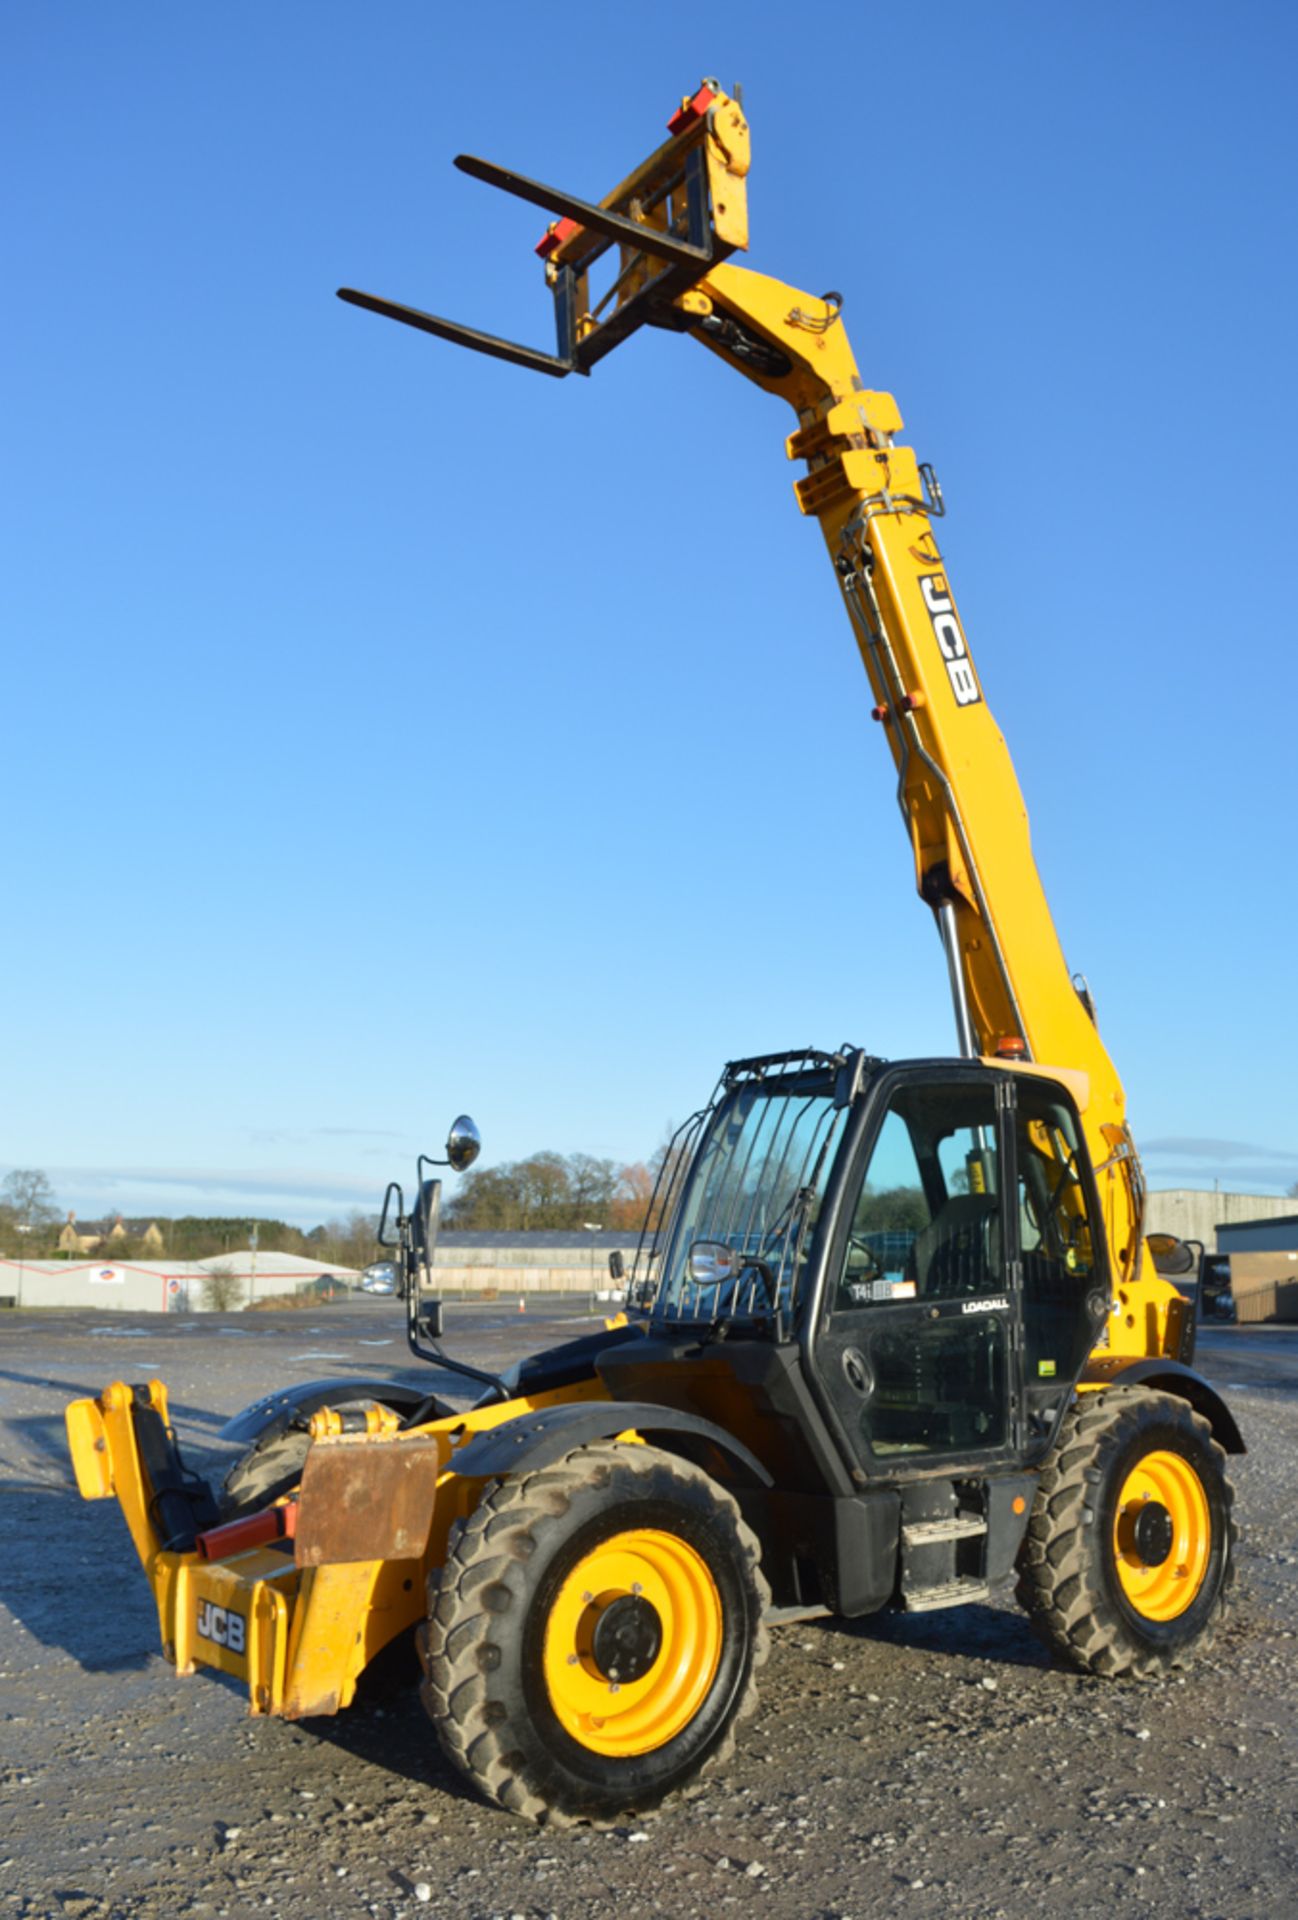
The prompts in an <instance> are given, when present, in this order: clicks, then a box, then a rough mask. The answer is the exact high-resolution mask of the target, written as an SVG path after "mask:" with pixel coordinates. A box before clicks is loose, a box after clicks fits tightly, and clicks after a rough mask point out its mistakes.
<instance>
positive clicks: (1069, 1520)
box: [1018, 1387, 1235, 1679]
mask: <svg viewBox="0 0 1298 1920" xmlns="http://www.w3.org/2000/svg"><path fill="white" fill-rule="evenodd" d="M1225 1461H1226V1456H1225V1453H1224V1452H1223V1450H1222V1448H1221V1447H1219V1446H1218V1445H1217V1443H1216V1441H1215V1440H1214V1439H1213V1438H1212V1431H1211V1429H1210V1427H1209V1425H1208V1422H1207V1421H1206V1420H1204V1419H1202V1418H1201V1417H1200V1415H1198V1414H1197V1413H1195V1412H1194V1411H1193V1410H1192V1409H1191V1408H1190V1407H1189V1406H1188V1405H1187V1404H1186V1402H1185V1401H1184V1400H1178V1399H1176V1398H1174V1397H1173V1396H1172V1395H1170V1394H1166V1393H1154V1392H1150V1391H1149V1390H1147V1389H1145V1388H1142V1387H1111V1388H1109V1389H1108V1391H1107V1392H1101V1393H1093V1394H1092V1393H1087V1394H1083V1395H1082V1396H1081V1397H1080V1400H1079V1403H1078V1404H1077V1406H1075V1407H1074V1408H1073V1409H1072V1410H1071V1411H1070V1413H1069V1414H1068V1415H1067V1417H1066V1419H1065V1421H1064V1425H1063V1429H1062V1431H1061V1433H1060V1436H1059V1440H1058V1442H1057V1444H1056V1446H1055V1447H1054V1449H1053V1450H1052V1452H1051V1453H1050V1454H1049V1455H1048V1457H1047V1459H1046V1462H1045V1465H1044V1467H1043V1468H1042V1472H1041V1478H1040V1481H1039V1483H1038V1487H1037V1494H1036V1501H1035V1503H1034V1506H1033V1509H1032V1516H1031V1519H1030V1520H1029V1522H1028V1530H1027V1535H1026V1537H1025V1539H1024V1543H1023V1547H1022V1550H1021V1552H1020V1554H1019V1582H1018V1597H1019V1600H1020V1602H1021V1603H1022V1605H1023V1606H1024V1607H1026V1608H1027V1610H1028V1613H1029V1614H1030V1615H1031V1617H1032V1622H1033V1625H1034V1627H1035V1628H1036V1630H1037V1632H1038V1633H1039V1634H1040V1636H1041V1638H1042V1639H1043V1640H1044V1641H1045V1642H1046V1644H1047V1646H1049V1647H1051V1648H1052V1649H1053V1650H1054V1651H1055V1652H1056V1653H1058V1654H1060V1655H1062V1657H1063V1658H1064V1659H1065V1660H1067V1661H1069V1662H1070V1664H1071V1665H1073V1666H1075V1667H1081V1668H1082V1669H1083V1670H1084V1671H1085V1672H1087V1673H1098V1674H1105V1675H1116V1674H1132V1675H1135V1676H1136V1677H1137V1678H1141V1679H1148V1678H1152V1677H1154V1676H1155V1675H1158V1674H1160V1673H1164V1672H1166V1670H1167V1669H1168V1668H1170V1667H1178V1666H1183V1665H1184V1664H1185V1663H1186V1661H1187V1660H1189V1659H1190V1658H1191V1657H1192V1656H1193V1655H1195V1654H1196V1653H1201V1652H1203V1651H1205V1650H1206V1649H1207V1647H1208V1646H1210V1645H1211V1643H1212V1640H1213V1637H1214V1635H1215V1634H1216V1631H1217V1628H1218V1626H1219V1625H1220V1623H1221V1620H1222V1618H1223V1616H1224V1614H1225V1611H1226V1606H1227V1601H1228V1598H1229V1593H1230V1587H1231V1583H1232V1581H1233V1579H1234V1564H1233V1553H1232V1550H1233V1547H1234V1542H1235V1527H1234V1524H1233V1522H1232V1519H1231V1507H1232V1503H1233V1498H1234V1495H1233V1492H1232V1488H1231V1484H1230V1481H1229V1480H1228V1479H1227V1478H1226V1472H1225Z"/></svg>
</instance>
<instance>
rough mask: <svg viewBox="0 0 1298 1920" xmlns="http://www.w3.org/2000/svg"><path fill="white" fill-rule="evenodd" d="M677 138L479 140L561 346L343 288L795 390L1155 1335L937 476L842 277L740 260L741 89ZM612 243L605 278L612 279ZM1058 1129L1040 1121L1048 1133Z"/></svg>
mask: <svg viewBox="0 0 1298 1920" xmlns="http://www.w3.org/2000/svg"><path fill="white" fill-rule="evenodd" d="M669 132H670V135H671V137H670V138H669V139H668V140H667V141H666V142H665V143H664V145H662V146H661V147H659V148H657V149H656V150H655V152H654V153H652V154H651V155H650V156H649V158H648V159H647V160H645V161H643V162H642V163H641V165H640V166H638V167H637V168H636V169H635V170H634V171H633V172H632V173H631V174H630V175H628V176H627V178H626V179H625V180H623V181H621V182H620V183H619V185H618V186H617V187H615V188H614V189H613V191H612V192H611V193H609V194H607V195H606V196H605V198H604V199H603V200H602V201H600V202H598V203H592V202H586V201H582V200H579V199H578V198H576V197H575V196H574V195H572V194H568V193H564V192H562V191H560V190H558V189H556V188H553V187H548V186H544V185H542V184H541V183H540V182H537V181H534V180H530V179H527V178H526V177H524V176H523V175H520V174H517V173H513V172H510V171H509V170H508V169H506V168H503V167H499V166H496V165H494V164H493V163H491V162H489V161H485V160H479V159H476V158H474V157H472V156H468V155H461V156H460V157H459V159H458V160H457V162H456V165H457V166H458V167H459V168H460V169H461V171H463V172H466V173H469V174H470V175H472V176H473V177H474V178H476V179H480V180H483V181H485V182H487V183H488V184H489V185H492V186H496V187H500V188H502V189H503V190H504V191H506V192H509V193H512V194H515V195H517V196H518V197H521V198H523V199H525V200H528V201H531V202H532V203H534V204H536V205H538V206H541V207H545V208H547V209H548V210H550V211H551V212H554V213H556V214H558V215H559V216H560V218H559V219H557V220H555V221H552V222H551V224H550V226H549V228H548V229H547V231H546V233H545V235H544V237H543V238H542V240H541V243H540V245H539V246H538V247H537V252H538V253H539V254H540V255H541V256H542V258H543V259H544V261H545V273H546V279H547V282H548V284H549V286H550V288H551V291H552V292H553V294H554V298H555V311H556V318H557V323H558V334H559V351H558V353H557V354H553V355H550V354H543V353H540V352H538V351H537V350H535V349H532V348H527V347H520V346H517V345H515V344H514V343H512V342H510V341H506V340H501V339H499V338H497V337H496V336H494V335H487V334H483V333H480V332H478V331H476V330H474V329H472V328H468V327H464V326H462V325H460V324H459V323H457V322H455V321H450V320H445V319H442V318H440V317H439V316H436V315H432V314H426V313H421V312H418V311H417V310H415V309H412V308H409V307H403V306H400V305H398V304H397V303H395V302H392V301H388V300H382V299H379V298H377V297H375V296H373V295H370V294H363V293H358V292H356V291H355V290H354V289H352V288H343V289H341V290H340V297H341V298H342V299H344V300H347V301H350V302H351V303H352V304H354V305H358V306H364V307H367V308H369V309H371V310H372V311H375V312H379V313H382V314H385V315H386V316H387V317H389V318H391V319H396V320H400V321H402V322H403V323H405V324H407V325H411V326H415V327H418V328H420V329H421V330H423V331H425V332H430V333H434V334H436V335H438V336H439V337H441V338H444V339H448V340H451V341H454V342H455V343H456V344H458V345H462V346H469V347H472V348H474V349H475V350H477V351H479V352H486V353H489V354H491V355H493V356H494V357H496V358H500V359H506V360H512V361H514V362H516V363H517V364H520V365H523V366H526V367H529V368H531V369H533V370H535V371H540V372H544V373H548V374H551V375H556V376H559V377H562V376H564V375H567V374H569V373H589V372H590V370H591V368H592V367H593V366H594V365H595V364H596V363H597V362H598V361H599V360H600V359H602V358H603V356H604V355H605V354H606V353H608V352H610V351H611V350H612V348H613V347H614V346H616V345H618V344H619V343H620V342H621V341H622V340H624V339H625V338H626V337H627V336H628V335H629V334H630V333H631V332H633V331H634V330H635V329H636V328H637V327H639V326H641V325H645V324H648V325H652V326H657V327H663V328H668V329H672V330H676V331H679V332H688V333H689V334H691V335H692V337H693V338H695V339H696V340H699V341H701V342H702V343H703V345H704V346H706V347H707V348H709V350H710V351H711V352H713V353H715V354H716V355H717V356H718V358H719V359H721V360H724V361H725V362H726V364H727V365H728V366H731V367H733V368H734V369H735V371H736V372H738V373H741V374H743V375H744V377H745V379H748V380H751V381H753V382H754V384H755V385H757V386H759V387H762V388H764V389H765V391H766V392H768V393H772V394H775V395H776V396H777V397H779V398H780V399H783V400H785V401H787V403H788V404H789V406H790V407H791V408H792V409H793V412H794V414H795V416H796V420H797V426H796V430H795V431H794V432H793V433H792V434H791V435H790V436H789V438H788V439H787V440H786V442H785V449H786V452H787V454H788V456H789V458H790V459H792V460H799V461H803V462H805V465H806V472H805V474H804V476H803V477H802V478H801V479H800V480H798V481H796V482H795V486H794V491H795V493H796V495H797V500H798V505H799V507H800V509H801V511H802V512H803V513H804V514H807V515H809V516H811V517H813V518H814V519H816V520H818V521H819V523H820V528H821V532H822V534H823V535H824V539H825V545H826V547H827V548H828V550H829V555H830V559H831V561H832V562H833V565H834V570H835V573H836V575H837V577H838V581H839V586H840V589H841V591H842V594H843V599H844V602H845V604H846V607H847V611H848V614H849V616H850V618H851V621H852V626H853V630H854V632H855V634H856V639H857V644H858V646H859V648H860V652H861V658H862V660H863V661H864V663H865V670H866V673H867V674H868V676H869V680H870V685H871V688H872V690H873V694H874V699H875V708H874V717H875V719H876V720H878V721H879V722H880V723H881V726H882V728H883V732H884V735H885V738H886V740H887V742H888V746H889V748H890V750H891V752H892V756H893V759H894V761H895V763H896V766H897V773H898V800H899V803H900V806H901V811H902V817H903V819H904V820H905V823H906V831H907V834H908V836H909V839H910V843H911V848H912V852H913V855H914V860H915V877H916V883H917V885H918V888H919V892H920V894H921V896H922V898H923V899H924V900H925V901H926V902H927V903H928V905H929V906H930V907H931V908H932V910H933V912H934V915H935V917H936V920H937V925H938V929H939V932H940V934H941V937H942V941H943V945H944V948H945V951H946V957H947V965H948V970H949V974H950V979H951V987H952V994H953V999H954V1003H955V1014H956V1026H957V1032H958V1036H959V1044H960V1047H961V1050H962V1052H964V1053H965V1054H967V1055H969V1056H971V1057H972V1056H981V1057H984V1058H986V1057H991V1056H995V1057H996V1060H997V1065H999V1066H1002V1067H1003V1066H1005V1065H1006V1063H1007V1061H1013V1060H1015V1059H1017V1060H1019V1061H1021V1062H1022V1063H1023V1064H1024V1065H1025V1066H1031V1065H1033V1064H1035V1065H1036V1066H1038V1067H1048V1068H1049V1069H1050V1071H1051V1072H1052V1073H1054V1074H1055V1075H1056V1076H1058V1075H1061V1074H1062V1075H1063V1076H1064V1077H1065V1078H1067V1079H1068V1080H1069V1082H1070V1084H1071V1086H1072V1088H1073V1091H1074V1093H1075V1094H1076V1096H1077V1101H1078V1106H1079V1108H1080V1110H1081V1115H1082V1123H1083V1126H1084V1128H1085V1131H1086V1136H1087V1143H1088V1146H1089V1149H1090V1153H1091V1158H1092V1162H1093V1165H1094V1169H1095V1172H1096V1177H1097V1181H1098V1184H1099V1189H1100V1194H1101V1198H1102V1202H1103V1208H1104V1229H1105V1233H1106V1236H1107V1239H1108V1243H1109V1250H1110V1256H1111V1261H1112V1271H1113V1273H1114V1275H1115V1277H1116V1280H1117V1282H1118V1287H1117V1299H1116V1302H1115V1311H1114V1313H1113V1315H1112V1316H1111V1317H1110V1320H1109V1322H1108V1326H1107V1330H1106V1333H1105V1335H1103V1336H1102V1344H1106V1345H1107V1346H1108V1348H1109V1350H1110V1351H1112V1352H1114V1353H1127V1354H1130V1353H1160V1352H1163V1351H1164V1350H1165V1348H1166V1344H1167V1341H1168V1328H1167V1315H1168V1312H1169V1309H1172V1310H1174V1309H1175V1306H1176V1302H1177V1300H1178V1298H1179V1296H1178V1295H1177V1293H1176V1290H1175V1289H1174V1288H1173V1287H1171V1286H1169V1285H1168V1283H1167V1282H1166V1281H1164V1280H1161V1279H1159V1278H1158V1277H1157V1276H1156V1274H1155V1272H1154V1265H1153V1259H1152V1256H1150V1255H1147V1254H1146V1252H1145V1249H1144V1245H1143V1237H1142V1215H1143V1196H1144V1187H1143V1180H1142V1176H1141V1170H1140V1162H1139V1159H1138V1157H1137V1154H1136V1150H1135V1146H1134V1143H1133V1141H1132V1138H1131V1134H1130V1131H1129V1129H1128V1125H1127V1112H1126V1096H1125V1094H1124V1092H1123V1087H1122V1082H1121V1080H1120V1079H1119V1077H1118V1073H1117V1069H1116V1068H1115V1066H1114V1064H1113V1061H1112V1060H1111V1059H1110V1057H1109V1054H1108V1051H1107V1049H1106V1047H1105V1045H1104V1043H1103V1041H1102V1040H1101V1038H1100V1034H1099V1031H1098V1028H1097V1026H1096V1022H1095V1016H1094V1009H1093V1007H1092V1005H1091V1002H1090V997H1089V994H1088V993H1087V992H1086V990H1085V988H1084V987H1080V986H1078V985H1075V984H1074V981H1073V977H1072V975H1071V973H1070V970H1069V967H1068V964H1067V962H1066V961H1065V959H1064V955H1063V951H1062V949H1061V947H1060V944H1059V937H1058V935H1057V933H1056V931H1055V926H1054V922H1053V920H1052V918H1051V914H1050V908H1049V906H1048V904H1047V901H1046V896H1045V891H1044V889H1043V887H1042V885H1041V879H1040V875H1039V874H1038V872H1037V868H1036V862H1035V860H1034V859H1033V856H1032V845H1031V838H1030V835H1029V831H1028V818H1027V809H1026V807H1025V805H1024V801H1023V795H1022V791H1021V789H1020V787H1019V783H1018V779H1017V777H1016V775H1015V772H1014V766H1013V762H1012V761H1011V759H1010V756H1009V751H1008V749H1007V748H1006V745H1005V740H1004V737H1003V735H1002V734H1001V731H1000V728H999V727H998V726H997V724H996V721H995V719H994V718H993V716H992V712H991V709H990V707H989V706H988V704H987V701H986V698H985V696H984V693H983V688H982V682H981V679H980V678H979V675H978V672H977V669H976V667H975V665H974V662H973V657H972V655H971V653H970V649H969V644H968V640H967V638H966V635H965V632H964V627H963V624H962V622H961V620H960V616H959V613H958V611H957V608H956V604H955V597H954V593H953V590H952V587H951V582H950V578H949V576H948V573H947V567H946V562H945V560H944V558H943V555H942V551H941V548H940V546H939V543H938V538H937V534H936V532H935V530H934V526H933V522H934V520H935V519H938V518H940V517H941V516H942V514H943V512H944V510H945V509H944V505H943V501H942V495H941V490H940V488H939V486H938V484H937V480H936V477H935V476H934V474H933V471H932V469H931V468H930V467H928V466H925V465H921V464H920V463H919V462H918V460H917V459H916V456H915V453H914V451H913V450H912V449H911V448H910V447H906V446H902V445H901V444H900V443H899V440H898V435H899V433H900V431H901V426H902V420H901V414H900V412H899V410H898V407H897V403H896V401H895V400H894V399H893V396H892V395H891V394H890V393H884V392H880V391H878V390H876V389H873V388H871V387H868V386H867V385H866V383H865V381H864V380H862V378H861V375H860V371H859V369H858V367H857V363H856V357H855V355H854V354H853V352H852V347H851V343H850V341H849V340H848V336H847V329H846V327H845V325H844V322H843V316H842V300H841V297H840V296H839V295H837V294H827V295H824V296H814V295H810V294H807V293H805V292H803V291H801V290H800V289H799V288H797V287H791V286H788V285H786V284H785V283H784V282H783V281H780V280H775V279H772V278H771V277H770V276H769V275H766V274H760V273H754V272H752V271H751V270H749V269H747V268H744V267H738V266H735V265H733V264H731V263H730V259H729V256H730V255H731V254H732V253H733V252H734V251H735V250H736V249H737V248H745V249H746V247H747V244H748V221H747V188H746V178H747V173H748V166H749V130H748V123H747V120H746V118H745V115H744V111H743V105H742V100H741V99H740V98H739V96H738V90H736V95H735V96H734V97H732V96H730V95H728V94H727V93H725V92H724V91H723V89H722V88H721V87H720V86H719V85H718V84H717V82H716V81H712V80H705V81H704V82H703V83H702V85H701V86H700V87H699V89H698V91H697V92H696V93H695V94H694V95H693V96H691V97H688V98H686V99H684V100H682V102H681V106H680V110H679V111H678V112H677V113H676V114H675V115H673V117H672V120H671V121H670V122H669ZM606 260H607V262H608V265H609V266H610V267H611V277H610V283H609V286H608V288H607V290H606V291H605V293H604V294H603V296H602V298H596V297H595V295H594V293H593V290H592V289H593V282H594V273H595V269H596V268H597V267H599V266H601V265H602V264H603V263H604V262H605V261H606ZM1046 1144H1047V1143H1043V1145H1046Z"/></svg>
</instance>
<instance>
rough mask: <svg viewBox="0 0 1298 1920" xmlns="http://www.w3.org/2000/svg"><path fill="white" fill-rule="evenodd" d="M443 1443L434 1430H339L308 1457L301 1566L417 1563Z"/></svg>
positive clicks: (301, 1504) (298, 1551) (300, 1514)
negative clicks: (367, 1561)
mask: <svg viewBox="0 0 1298 1920" xmlns="http://www.w3.org/2000/svg"><path fill="white" fill-rule="evenodd" d="M449 1451H450V1449H449V1446H448V1444H447V1442H446V1441H445V1440H440V1441H439V1439H438V1438H437V1437H436V1436H435V1435H433V1434H422V1433H412V1434H408V1435H407V1434H401V1435H397V1436H395V1437H394V1436H391V1435H387V1434H366V1433H358V1434H339V1435H336V1436H334V1437H332V1438H330V1439H326V1440H317V1441H316V1442H315V1444H314V1445H313V1446H312V1448H311V1450H310V1452H309V1453H308V1454H307V1457H306V1468H305V1471H304V1472H303V1475H302V1491H301V1495H300V1497H299V1500H298V1510H297V1535H296V1540H295V1546H294V1552H295V1557H296V1559H297V1563H298V1565H299V1566H300V1567H322V1566H326V1565H330V1566H332V1565H337V1564H340V1563H345V1562H347V1561H355V1560H418V1559H419V1557H420V1556H421V1554H422V1553H423V1551H424V1548H425V1547H426V1546H427V1545H428V1530H429V1527H430V1525H431V1523H432V1517H433V1506H434V1503H435V1501H436V1498H437V1480H438V1476H439V1474H441V1473H442V1472H443V1471H444V1470H445V1463H446V1459H447V1456H448V1454H449Z"/></svg>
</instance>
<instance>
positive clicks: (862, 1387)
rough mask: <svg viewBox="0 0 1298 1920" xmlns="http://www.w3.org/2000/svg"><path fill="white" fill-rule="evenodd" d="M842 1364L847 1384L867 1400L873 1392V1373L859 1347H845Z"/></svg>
mask: <svg viewBox="0 0 1298 1920" xmlns="http://www.w3.org/2000/svg"><path fill="white" fill-rule="evenodd" d="M842 1365H843V1373H844V1375H845V1377H846V1380H847V1384H848V1386H849V1387H851V1389H852V1391H853V1392H854V1393H859V1394H860V1396H861V1398H862V1400H868V1399H869V1398H870V1395H871V1394H872V1393H873V1392H874V1374H873V1372H872V1371H871V1368H870V1362H869V1361H868V1360H867V1359H866V1357H865V1355H864V1354H863V1353H862V1352H861V1349H860V1348H859V1347H845V1348H844V1349H843V1362H842Z"/></svg>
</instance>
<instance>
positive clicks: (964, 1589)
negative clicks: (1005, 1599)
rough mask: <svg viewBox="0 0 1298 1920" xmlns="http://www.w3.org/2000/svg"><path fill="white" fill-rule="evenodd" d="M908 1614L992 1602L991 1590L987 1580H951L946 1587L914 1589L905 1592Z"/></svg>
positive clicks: (933, 1611)
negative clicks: (978, 1601)
mask: <svg viewBox="0 0 1298 1920" xmlns="http://www.w3.org/2000/svg"><path fill="white" fill-rule="evenodd" d="M902 1599H903V1601H904V1603H905V1608H906V1612H907V1613H936V1612H937V1610H938V1608H939V1607H965V1606H968V1605H969V1604H970V1603H971V1602H972V1601H976V1600H990V1599H991V1588H990V1587H989V1586H988V1585H987V1583H986V1581H985V1580H951V1581H948V1582H947V1584H946V1586H944V1587H913V1588H911V1589H910V1591H909V1592H903V1594H902Z"/></svg>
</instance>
